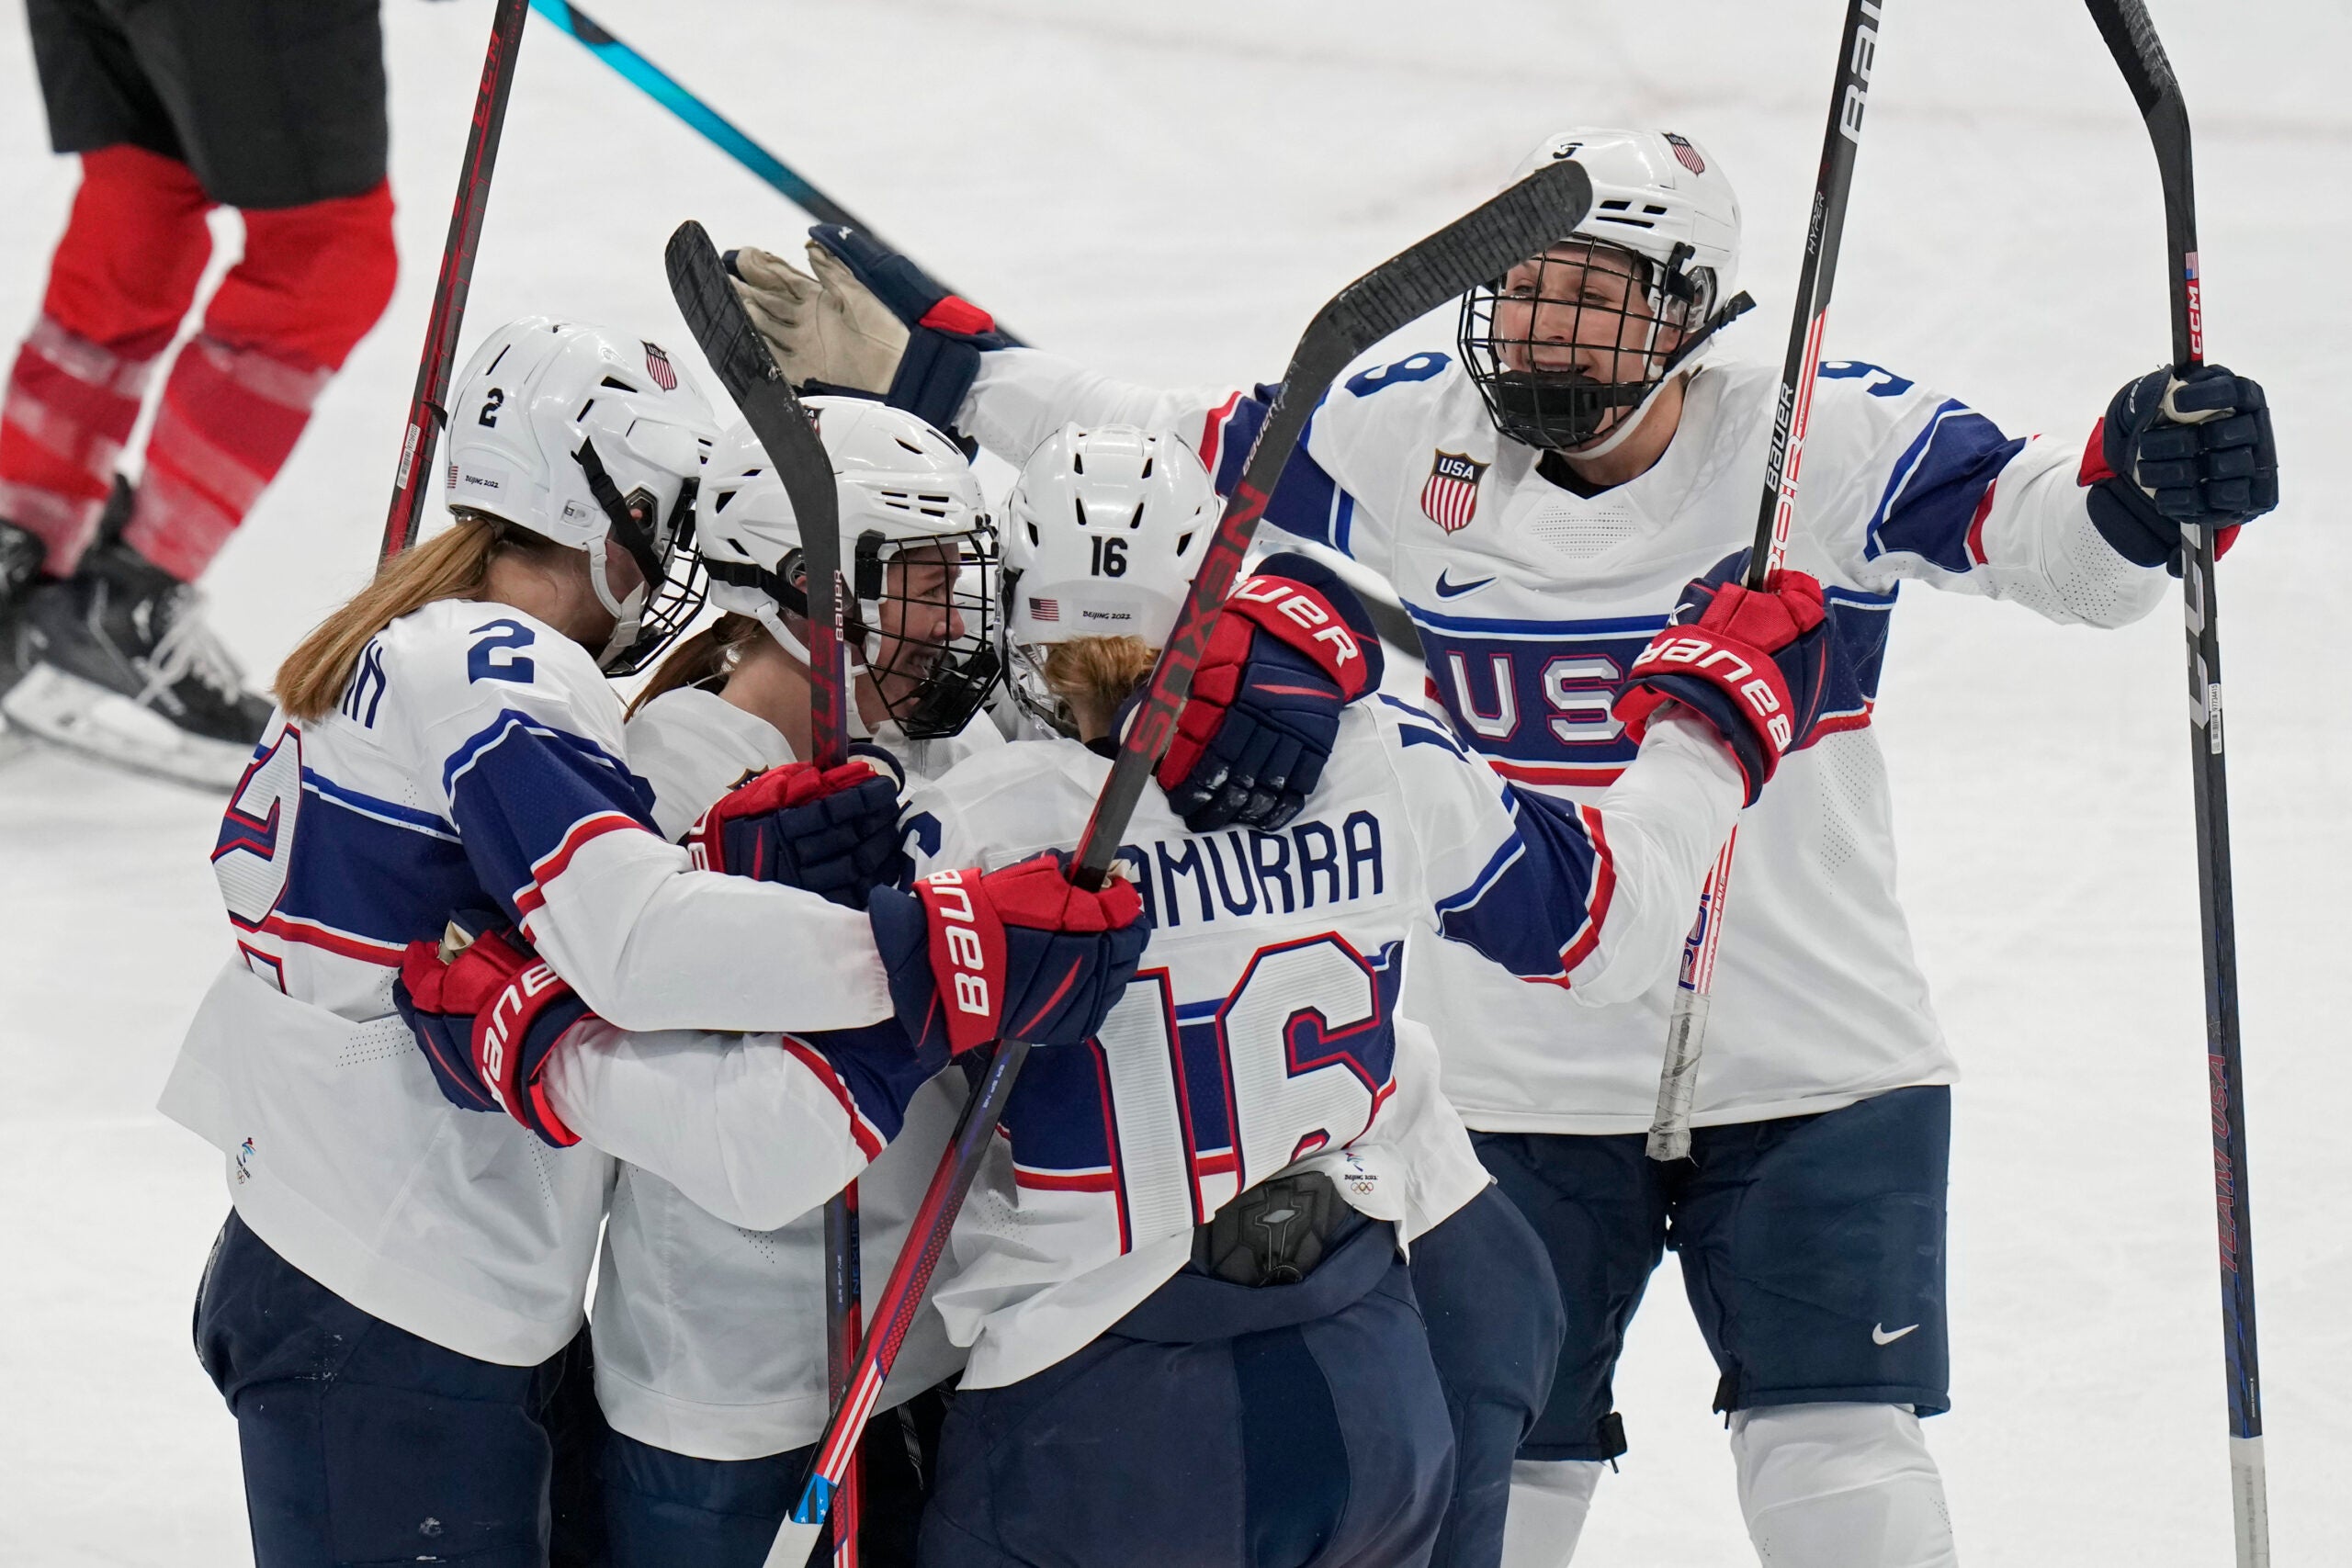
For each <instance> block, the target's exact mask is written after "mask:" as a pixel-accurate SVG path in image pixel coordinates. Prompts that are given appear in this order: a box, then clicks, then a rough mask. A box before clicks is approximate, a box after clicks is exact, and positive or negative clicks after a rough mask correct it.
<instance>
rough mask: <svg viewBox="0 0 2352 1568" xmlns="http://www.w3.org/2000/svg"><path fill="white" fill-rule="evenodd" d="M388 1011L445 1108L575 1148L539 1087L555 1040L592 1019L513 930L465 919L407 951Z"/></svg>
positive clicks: (487, 919) (468, 915)
mask: <svg viewBox="0 0 2352 1568" xmlns="http://www.w3.org/2000/svg"><path fill="white" fill-rule="evenodd" d="M392 1004H393V1005H394V1006H395V1007H397V1008H399V1009H400V1011H401V1017H402V1018H403V1019H406V1020H407V1021H408V1026H409V1029H410V1030H411V1031H412V1032H413V1033H414V1034H415V1036H416V1043H417V1048H418V1049H419V1050H421V1051H423V1052H424V1059H425V1061H426V1063H427V1064H428V1065H429V1066H431V1067H432V1068H433V1079H434V1082H435V1083H437V1084H439V1085H440V1086H441V1093H442V1094H443V1095H444V1096H445V1097H446V1098H447V1100H448V1101H449V1103H451V1104H452V1105H455V1106H458V1107H459V1108H460V1109H462V1110H466V1111H505V1112H506V1113H507V1114H508V1115H510V1116H512V1117H514V1118H515V1121H517V1122H521V1123H522V1124H523V1125H524V1126H526V1127H528V1128H529V1129H530V1130H531V1131H532V1132H534V1133H536V1134H538V1135H539V1137H540V1138H541V1139H543V1140H545V1141H546V1142H547V1143H548V1144H550V1145H554V1146H555V1147H557V1148H566V1147H569V1146H570V1145H573V1144H576V1143H578V1142H579V1141H580V1137H579V1134H576V1133H574V1132H572V1131H571V1128H569V1127H567V1126H565V1125H564V1124H563V1120H562V1118H561V1117H560V1116H558V1115H557V1114H556V1113H555V1109H554V1107H553V1106H551V1105H549V1104H548V1100H547V1092H546V1089H545V1088H544V1087H543V1086H542V1084H541V1082H540V1078H541V1076H542V1075H543V1074H544V1073H545V1072H546V1070H547V1063H548V1055H549V1053H551V1052H552V1051H554V1049H555V1047H556V1045H557V1043H558V1042H560V1041H561V1040H562V1038H563V1036H564V1034H565V1032H567V1031H569V1030H570V1029H571V1026H572V1025H573V1024H575V1023H578V1022H579V1021H581V1020H582V1019H584V1018H588V1017H591V1016H592V1015H591V1014H590V1012H589V1010H588V1004H587V1003H586V1002H583V1001H582V1000H581V999H580V998H579V995H578V994H577V993H576V992H574V991H573V990H572V988H571V984H570V983H569V982H567V981H566V980H565V979H564V978H563V977H562V976H560V975H558V974H557V973H556V972H555V971H554V970H552V969H550V968H548V966H547V965H546V964H542V963H540V962H539V959H538V955H537V953H533V952H532V951H531V945H530V943H529V942H526V941H525V940H524V939H523V937H522V935H521V933H520V932H518V931H515V929H514V927H512V926H509V925H505V924H503V922H501V921H500V920H499V918H498V917H496V916H490V915H481V914H477V913H475V912H473V911H465V912H461V913H459V914H458V915H456V916H453V917H452V918H451V919H450V921H449V930H448V933H447V935H445V936H444V937H443V938H442V939H441V940H440V941H439V942H410V943H409V944H408V949H407V951H406V952H405V953H402V954H401V972H400V974H399V976H397V977H395V978H394V980H393V981H392Z"/></svg>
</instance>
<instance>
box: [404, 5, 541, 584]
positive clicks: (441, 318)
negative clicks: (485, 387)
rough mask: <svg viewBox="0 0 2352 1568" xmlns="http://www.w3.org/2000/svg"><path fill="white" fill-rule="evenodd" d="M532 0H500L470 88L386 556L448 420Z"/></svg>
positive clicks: (414, 506) (409, 531) (420, 512)
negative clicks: (470, 110) (477, 82)
mask: <svg viewBox="0 0 2352 1568" xmlns="http://www.w3.org/2000/svg"><path fill="white" fill-rule="evenodd" d="M529 15H530V4H529V0H498V12H497V14H496V15H495V16H494V17H492V19H491V24H490V51H489V52H488V53H487V54H486V55H485V56H484V57H483V59H482V62H481V89H480V90H479V91H477V92H476V93H475V94H474V120H473V129H472V130H470V131H468V132H467V133H466V157H465V162H464V163H463V164H460V165H459V166H458V200H457V205H456V207H455V208H454V209H452V210H451V211H450V213H449V238H448V240H447V243H444V244H443V245H442V247H441V278H440V281H439V282H437V283H435V285H434V287H433V313H432V314H431V315H430V316H428V317H427V318H426V319H425V323H424V355H422V356H421V357H420V358H419V359H418V361H417V366H416V390H415V392H414V393H413V394H412V395H411V397H410V398H409V404H408V428H407V429H406V431H405V432H403V433H402V434H401V460H400V464H399V466H398V467H397V468H394V469H393V470H392V506H391V512H390V515H388V516H387V517H386V518H385V519H384V551H383V558H384V559H386V560H390V559H391V558H392V557H394V556H396V555H398V554H400V553H401V551H402V550H404V549H406V548H408V547H410V546H411V545H413V544H414V543H416V530H417V525H419V524H420V523H422V522H423V521H424V496H425V492H426V491H428V490H430V489H431V488H432V477H433V448H434V447H435V445H437V444H438V442H439V440H440V436H441V427H442V426H443V425H445V424H447V423H448V422H449V411H448V408H447V402H448V399H449V372H450V370H451V368H452V367H455V366H456V364H457V362H458V329H459V328H460V327H462V326H463V325H464V324H465V320H466V291H467V290H468V289H469V288H471V287H472V284H473V276H474V251H475V248H476V247H477V246H478V245H480V244H481V220H482V214H483V213H484V212H485V211H486V210H488V209H489V207H490V176H491V174H492V171H493V170H495V169H496V168H497V166H498V134H499V132H500V130H503V128H504V127H505V124H506V97H507V95H508V93H509V92H510V91H511V90H512V89H513V87H514V85H515V51H516V50H517V49H518V48H520V47H521V45H522V42H523V22H524V19H525V18H526V17H528V16H529Z"/></svg>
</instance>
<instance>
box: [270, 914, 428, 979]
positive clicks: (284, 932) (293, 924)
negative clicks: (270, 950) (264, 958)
mask: <svg viewBox="0 0 2352 1568" xmlns="http://www.w3.org/2000/svg"><path fill="white" fill-rule="evenodd" d="M260 929H261V930H262V931H267V932H268V933H269V934H270V935H272V936H274V937H277V938H280V939H282V940H284V941H286V942H300V944H301V945H303V946H304V947H318V948H323V949H325V950H326V951H327V952H329V953H334V954H337V955H338V956H340V957H344V958H356V959H357V960H359V962H360V963H362V964H383V965H385V966H386V967H387V968H393V969H397V968H399V967H400V962H401V954H402V953H405V952H406V951H407V950H406V949H405V948H403V947H401V945H400V944H399V943H397V942H371V941H369V940H368V938H366V937H364V936H353V935H351V934H350V933H349V932H348V931H333V930H330V929H329V928H327V927H325V926H322V925H317V924H314V923H312V922H311V921H308V920H303V919H298V918H296V917H293V916H289V915H275V914H274V915H271V916H270V917H269V918H268V919H265V920H263V921H262V923H261V926H260Z"/></svg>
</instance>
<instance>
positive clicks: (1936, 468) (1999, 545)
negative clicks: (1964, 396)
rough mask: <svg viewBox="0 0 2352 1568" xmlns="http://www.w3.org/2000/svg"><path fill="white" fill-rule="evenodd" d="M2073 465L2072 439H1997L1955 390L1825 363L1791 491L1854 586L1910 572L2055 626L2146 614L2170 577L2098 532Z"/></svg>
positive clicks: (1892, 582) (2114, 622) (1854, 365)
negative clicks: (1800, 477) (2125, 554)
mask: <svg viewBox="0 0 2352 1568" xmlns="http://www.w3.org/2000/svg"><path fill="white" fill-rule="evenodd" d="M2082 462H2083V449H2082V448H2081V447H2080V446H2074V445H2070V444H2068V443H2066V442H2063V441H2053V440H2051V439H2050V438H2048V437H2046V436H2041V435H2034V436H2030V437H2028V436H2011V435H2007V434H2004V433H2003V432H2002V430H2001V429H2000V427H1999V426H1997V425H1996V424H1995V423H1993V422H1992V421H1991V420H1989V419H1987V418H1985V415H1983V414H1981V413H1979V412H1976V411H1975V410H1974V409H1972V408H1970V407H1968V406H1967V405H1966V404H1965V403H1962V401H1961V400H1959V399H1957V398H1951V397H1946V396H1945V395H1943V394H1942V393H1940V392H1937V391H1934V390H1931V389H1928V388H1926V387H1923V386H1920V385H1918V384H1917V383H1915V382H1913V381H1910V380H1908V379H1906V378H1903V377H1901V376H1897V375H1895V374H1894V372H1893V371H1890V370H1885V369H1883V368H1881V367H1878V366H1875V365H1866V364H1862V363H1860V362H1859V361H1854V360H1832V361H1830V362H1828V363H1826V364H1824V365H1823V366H1822V367H1821V375H1820V378H1819V379H1818V380H1817V381H1816V382H1815V387H1814V404H1813V417H1812V423H1811V425H1810V428H1809V430H1808V432H1807V434H1806V436H1805V447H1804V485H1803V487H1802V488H1801V489H1800V491H1799V493H1800V495H1801V497H1802V498H1803V501H1802V504H1803V506H1804V510H1805V512H1806V513H1807V514H1808V515H1809V516H1810V517H1811V518H1813V519H1814V524H1813V531H1814V533H1815V536H1816V537H1817V538H1819V539H1820V540H1821V541H1822V543H1823V544H1824V545H1825V546H1826V547H1827V548H1828V549H1829V550H1830V551H1831V553H1832V554H1833V555H1834V556H1835V557H1836V558H1837V559H1838V565H1839V566H1840V568H1842V569H1843V574H1844V575H1847V576H1849V579H1850V581H1854V582H1855V583H1857V584H1858V585H1860V586H1864V587H1868V588H1871V589H1874V590H1876V591H1878V592H1887V593H1892V592H1894V589H1895V586H1896V585H1897V583H1898V582H1900V581H1905V580H1908V581H1917V582H1926V583H1928V584H1931V585H1932V586H1934V587H1937V588H1945V589H1951V590H1955V591H1957V592H1963V593H1974V594H1978V595H1980V596H1982V597H1984V598H1987V599H2007V600H2010V601H2013V602H2015V603H2017V604H2023V605H2024V606H2026V607H2027V608H2028V609H2030V610H2032V611H2034V612H2035V613H2036V614H2038V615H2042V616H2045V617H2046V618H2048V619H2050V620H2053V621H2059V622H2063V623H2079V624H2084V625H2089V626H2122V625H2125V624H2127V623H2129V622H2131V621H2134V620H2137V619H2139V618H2140V617H2141V616H2142V615H2146V614H2147V613H2148V611H2149V610H2150V609H2152V608H2154V605H2155V603H2156V601H2157V600H2158V599H2160V598H2162V597H2163V595H2164V591H2165V584H2166V581H2167V580H2166V579H2165V574H2164V573H2163V572H2161V571H2156V570H2150V569H2148V568H2144V567H2141V566H2136V565H2134V564H2133V563H2131V562H2130V561H2127V560H2125V559H2124V558H2122V557H2121V556H2120V555H2118V554H2117V553H2116V551H2115V549H2114V547H2112V546H2110V545H2109V543H2108V542H2107V541H2106V539H2104V538H2103V537H2101V536H2100V535H2099V532H2098V528H2097V527H2096V526H2095V525H2093V524H2092V522H2091V518H2090V508H2089V506H2088V504H2087V502H2086V493H2087V492H2086V487H2085V486H2084V484H2083V483H2082V480H2081V477H2080V476H2081V468H2082ZM1816 485H1817V486H1819V487H1820V489H1819V491H1817V492H1814V487H1815V486H1816ZM1808 492H1814V493H1808Z"/></svg>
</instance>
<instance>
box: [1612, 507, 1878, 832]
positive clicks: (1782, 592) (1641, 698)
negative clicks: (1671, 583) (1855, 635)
mask: <svg viewBox="0 0 2352 1568" xmlns="http://www.w3.org/2000/svg"><path fill="white" fill-rule="evenodd" d="M1746 570H1747V551H1746V550H1742V551H1740V552H1739V553H1738V554H1737V555H1735V556H1729V557H1726V558H1724V559H1723V560H1721V561H1718V562H1716V563H1715V566H1714V567H1713V570H1710V571H1709V572H1708V573H1707V574H1706V575H1705V576H1704V577H1701V578H1697V579H1695V580H1693V581H1691V585H1690V586H1689V587H1687V588H1685V589H1684V590H1683V591H1682V598H1681V600H1680V602H1679V603H1678V604H1676V605H1675V606H1674V618H1673V619H1672V620H1671V621H1669V622H1668V623H1667V626H1666V628H1665V629H1664V630H1663V631H1661V632H1659V633H1658V634H1657V636H1656V637H1652V638H1651V639H1650V641H1649V646H1648V647H1646V648H1645V649H1642V651H1641V653H1640V654H1639V655H1638V656H1637V657H1636V658H1635V659H1634V668H1633V671H1632V672H1631V674H1630V677H1629V678H1628V679H1627V681H1626V682H1625V688H1624V690H1623V692H1621V693H1620V694H1618V697H1617V701H1616V704H1615V705H1614V706H1612V707H1611V709H1610V712H1611V713H1612V714H1614V715H1615V716H1616V717H1617V718H1618V719H1619V720H1620V721H1622V722H1623V724H1624V726H1625V733H1626V734H1627V735H1629V736H1631V737H1632V738H1633V739H1634V740H1636V741H1638V740H1640V739H1642V737H1643V735H1644V733H1645V732H1646V730H1647V729H1648V728H1649V721H1650V719H1651V717H1652V716H1654V715H1655V714H1656V713H1657V710H1658V709H1659V708H1661V707H1664V706H1665V705H1667V704H1668V703H1679V704H1680V705H1682V706H1683V707H1684V708H1685V709H1687V710H1689V711H1690V712H1691V713H1693V714H1696V715H1697V716H1699V717H1701V718H1702V719H1705V720H1706V721H1707V723H1709V724H1710V725H1712V726H1713V727H1714V730H1715V733H1716V734H1718V735H1720V736H1721V737H1723V741H1724V745H1725V746H1726V747H1728V748H1730V750H1731V754H1732V760H1733V761H1736V762H1737V763H1738V764H1739V772H1740V776H1741V777H1742V778H1743V779H1745V780H1746V781H1747V802H1746V803H1747V805H1749V806H1753V805H1755V804H1756V800H1757V796H1758V795H1761V794H1762V793H1763V790H1764V784H1765V781H1766V780H1768V779H1770V777H1771V776H1772V773H1773V770H1774V769H1776V768H1778V767H1779V766H1780V765H1781V758H1782V757H1783V756H1786V755H1787V754H1788V753H1789V752H1791V751H1793V750H1796V749H1797V748H1798V747H1799V746H1801V745H1803V744H1804V741H1805V740H1806V739H1807V738H1809V737H1810V736H1811V735H1812V733H1813V727H1814V725H1815V722H1816V721H1817V720H1819V718H1820V716H1821V698H1822V693H1823V691H1824V690H1825V688H1826V686H1827V685H1828V681H1829V660H1830V658H1831V656H1832V654H1833V652H1834V651H1835V649H1834V645H1833V642H1832V639H1831V637H1830V631H1829V618H1828V614H1827V611H1826V607H1825V606H1824V604H1823V603H1822V597H1821V584H1820V583H1819V582H1817V581H1815V580H1814V579H1813V578H1811V577H1808V576H1807V575H1805V574H1804V572H1802V571H1776V572H1773V573H1772V574H1771V575H1770V576H1769V577H1767V578H1766V579H1765V580H1764V586H1763V587H1762V588H1760V589H1754V590H1751V589H1747V588H1743V587H1741V586H1740V585H1739V581H1740V578H1741V577H1742V576H1743V575H1744V574H1745V572H1746Z"/></svg>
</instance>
